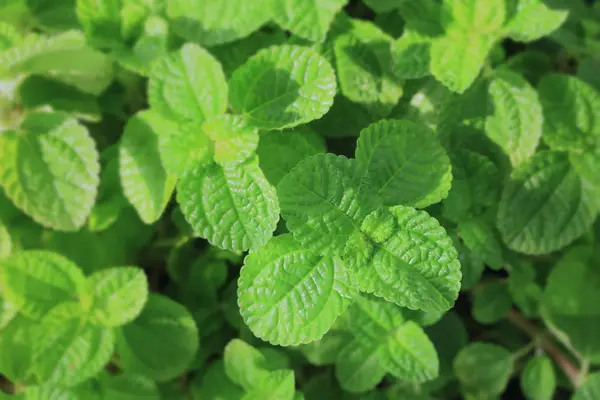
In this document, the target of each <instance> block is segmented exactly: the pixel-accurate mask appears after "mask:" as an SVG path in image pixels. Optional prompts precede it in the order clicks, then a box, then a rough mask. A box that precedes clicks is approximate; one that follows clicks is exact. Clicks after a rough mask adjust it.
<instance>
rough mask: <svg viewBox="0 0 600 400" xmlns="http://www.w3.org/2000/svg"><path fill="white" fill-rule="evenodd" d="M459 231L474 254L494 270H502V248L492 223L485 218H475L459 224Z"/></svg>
mask: <svg viewBox="0 0 600 400" xmlns="http://www.w3.org/2000/svg"><path fill="white" fill-rule="evenodd" d="M458 230H459V232H460V236H461V238H462V240H463V241H464V243H465V244H466V245H467V247H468V248H469V249H470V250H471V251H472V252H473V253H474V254H476V255H477V256H479V257H481V259H482V260H483V261H484V262H485V263H486V264H487V265H489V266H490V267H491V268H492V269H496V270H499V269H501V268H502V265H503V264H504V257H503V255H502V247H501V245H500V243H499V241H498V238H497V236H496V232H495V230H494V228H493V226H492V225H491V223H489V222H488V221H486V219H485V218H483V217H474V218H470V219H467V220H463V221H461V222H459V224H458Z"/></svg>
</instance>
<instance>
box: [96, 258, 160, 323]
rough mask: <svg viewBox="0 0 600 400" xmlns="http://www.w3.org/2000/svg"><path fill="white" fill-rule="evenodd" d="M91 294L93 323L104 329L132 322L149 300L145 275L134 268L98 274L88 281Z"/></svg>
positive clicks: (117, 269) (103, 271) (108, 270)
mask: <svg viewBox="0 0 600 400" xmlns="http://www.w3.org/2000/svg"><path fill="white" fill-rule="evenodd" d="M88 286H89V287H90V288H91V289H92V290H93V291H94V293H93V296H94V304H93V308H92V316H91V318H92V321H93V322H95V323H98V324H100V325H103V326H110V327H112V326H120V325H124V324H126V323H128V322H131V321H133V320H134V319H135V318H136V317H137V316H138V315H139V313H140V312H141V311H142V308H143V307H144V304H145V303H146V300H147V298H148V281H147V278H146V274H144V271H142V270H141V269H140V268H137V267H118V268H109V269H105V270H102V271H98V272H96V273H95V274H93V275H92V276H90V277H89V278H88Z"/></svg>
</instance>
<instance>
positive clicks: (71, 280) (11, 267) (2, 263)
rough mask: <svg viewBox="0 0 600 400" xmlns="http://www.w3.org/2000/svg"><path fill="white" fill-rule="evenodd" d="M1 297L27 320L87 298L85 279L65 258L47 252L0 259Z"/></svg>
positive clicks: (16, 254) (28, 252) (18, 254)
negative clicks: (60, 305) (18, 310)
mask: <svg viewBox="0 0 600 400" xmlns="http://www.w3.org/2000/svg"><path fill="white" fill-rule="evenodd" d="M0 275H1V276H2V295H3V297H4V298H5V299H6V300H8V301H10V302H11V303H13V304H14V305H15V306H17V307H18V308H19V309H20V312H21V313H23V314H24V315H27V316H29V317H31V318H36V319H37V318H41V317H42V316H44V315H46V314H47V313H48V312H49V311H50V310H51V309H52V308H54V307H55V306H57V305H59V304H61V303H65V302H73V301H78V300H79V299H82V300H83V299H87V298H88V296H89V295H88V294H87V293H85V289H86V286H85V277H84V276H83V274H82V273H81V270H80V269H79V267H77V266H76V265H75V264H73V263H72V262H71V261H69V260H68V259H66V258H64V257H63V256H60V255H58V254H56V253H51V252H49V251H38V250H35V251H34V250H30V251H20V252H16V253H15V254H13V255H12V256H10V257H8V258H4V259H2V260H0Z"/></svg>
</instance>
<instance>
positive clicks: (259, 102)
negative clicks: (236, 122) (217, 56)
mask: <svg viewBox="0 0 600 400" xmlns="http://www.w3.org/2000/svg"><path fill="white" fill-rule="evenodd" d="M297 15H300V14H297ZM335 90H336V82H335V74H334V72H333V69H332V68H331V66H330V65H329V63H328V62H327V60H326V59H325V58H323V57H322V56H320V55H319V54H318V53H316V52H315V51H314V50H311V49H308V48H305V47H300V46H291V45H285V46H272V47H269V48H266V49H263V50H260V51H259V52H258V53H256V54H255V55H254V56H252V57H250V59H248V61H246V63H245V64H244V65H242V66H241V67H239V68H238V69H237V70H236V71H235V72H234V73H233V75H232V77H231V81H230V90H229V97H230V101H231V106H232V107H233V109H234V110H235V111H236V112H238V113H239V114H242V116H243V117H244V118H246V119H247V120H248V122H250V123H251V124H252V125H255V126H257V127H259V128H262V129H284V128H292V127H294V126H297V125H301V124H304V123H307V122H310V121H312V120H315V119H318V118H321V117H322V116H323V115H324V114H325V113H326V112H327V111H328V110H329V108H330V107H331V105H332V103H333V96H334V95H335Z"/></svg>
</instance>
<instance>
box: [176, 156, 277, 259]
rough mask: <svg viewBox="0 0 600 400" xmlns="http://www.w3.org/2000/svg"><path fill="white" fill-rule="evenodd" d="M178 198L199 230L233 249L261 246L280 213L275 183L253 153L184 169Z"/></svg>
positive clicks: (191, 221) (221, 245) (201, 233)
mask: <svg viewBox="0 0 600 400" xmlns="http://www.w3.org/2000/svg"><path fill="white" fill-rule="evenodd" d="M177 202H178V203H179V204H180V205H181V210H182V212H183V214H184V215H185V217H186V220H187V221H188V223H189V224H190V225H191V226H192V228H193V229H194V231H195V232H196V233H197V234H199V235H200V236H202V237H204V238H206V239H208V240H209V242H211V243H212V244H214V245H216V246H219V247H221V248H223V249H227V250H232V251H236V250H247V249H257V248H259V247H261V246H263V245H264V244H265V243H266V242H267V241H268V240H269V239H270V238H271V236H272V234H273V231H274V230H275V226H276V224H277V221H278V219H279V205H278V201H277V196H276V192H275V188H273V187H272V186H271V185H270V184H269V182H268V181H267V179H266V178H265V176H264V175H263V173H262V171H261V170H260V168H259V167H258V160H256V158H252V159H250V160H248V161H246V162H245V163H243V164H240V165H234V166H227V167H221V166H219V165H217V164H213V165H210V166H207V167H203V166H198V167H196V168H192V169H190V170H188V172H187V173H186V175H185V176H184V177H183V178H182V179H181V181H180V182H179V185H178V188H177Z"/></svg>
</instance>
